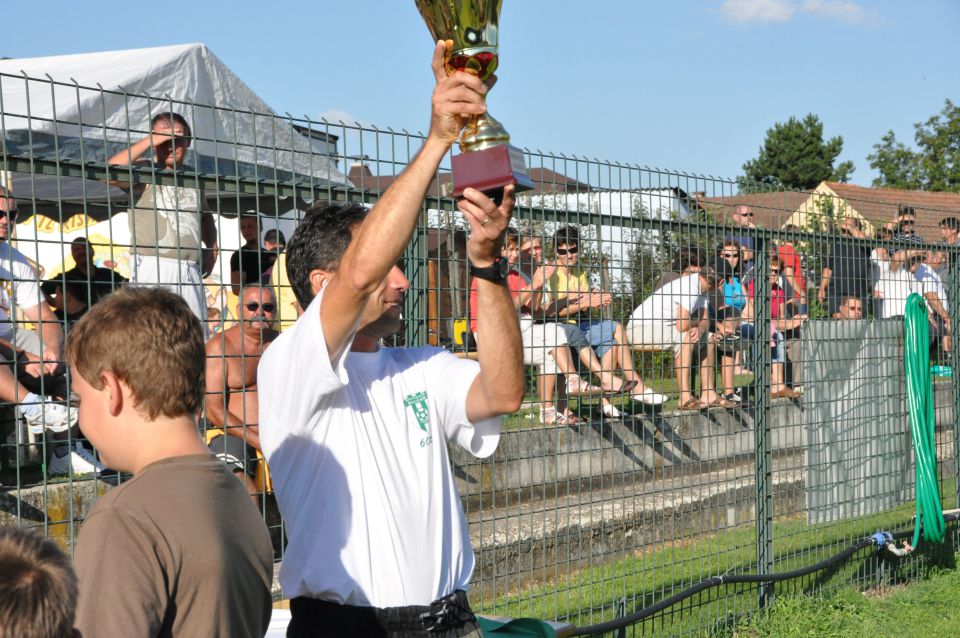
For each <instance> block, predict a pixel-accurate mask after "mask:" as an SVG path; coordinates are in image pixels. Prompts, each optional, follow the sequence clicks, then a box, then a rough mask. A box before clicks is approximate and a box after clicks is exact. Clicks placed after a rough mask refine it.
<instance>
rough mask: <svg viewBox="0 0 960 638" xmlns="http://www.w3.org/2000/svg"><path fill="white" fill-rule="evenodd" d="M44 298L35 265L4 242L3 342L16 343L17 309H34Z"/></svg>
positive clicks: (0, 265)
mask: <svg viewBox="0 0 960 638" xmlns="http://www.w3.org/2000/svg"><path fill="white" fill-rule="evenodd" d="M42 299H43V297H42V296H41V294H40V285H39V284H38V283H37V273H36V271H34V269H33V266H31V265H30V262H29V261H27V258H26V257H24V255H23V253H21V252H20V251H19V250H17V249H16V248H14V247H13V246H11V245H10V244H9V242H6V241H0V339H5V340H6V341H11V342H12V341H13V333H14V329H13V321H14V319H13V317H14V314H13V313H14V307H16V308H19V309H21V310H23V309H26V308H33V307H35V306H37V305H39V304H40V301H41V300H42Z"/></svg>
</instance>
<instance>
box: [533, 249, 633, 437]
mask: <svg viewBox="0 0 960 638" xmlns="http://www.w3.org/2000/svg"><path fill="white" fill-rule="evenodd" d="M520 246H521V247H520V258H519V262H518V267H517V269H516V270H517V271H518V272H519V273H520V276H521V277H523V280H524V283H525V284H526V285H527V286H529V287H530V289H529V290H528V291H525V295H526V297H525V301H524V303H525V304H526V305H527V306H528V307H529V310H530V314H531V317H532V318H533V320H534V322H535V323H551V324H556V325H558V326H560V328H561V329H563V331H564V336H565V339H566V343H567V346H568V348H570V349H572V350H573V352H574V353H576V355H577V357H578V359H579V363H580V365H582V366H584V367H585V368H586V369H587V370H588V371H589V372H590V373H591V374H593V375H595V376H596V377H597V379H599V380H600V387H601V388H602V389H603V391H604V392H606V393H620V392H630V391H631V390H633V389H634V388H635V387H636V386H637V382H636V381H624V380H623V379H621V378H620V377H618V376H616V375H615V374H614V373H613V371H612V370H605V369H604V367H603V365H602V364H601V363H600V360H599V359H598V358H597V355H596V353H595V352H594V351H593V348H591V347H589V343H588V342H587V340H586V339H585V338H584V336H583V333H582V332H580V327H579V325H578V324H575V323H567V322H565V321H562V320H561V321H559V322H557V319H558V317H557V311H558V308H562V307H563V305H564V304H563V303H557V302H552V301H548V297H549V295H548V294H546V289H547V287H548V282H549V280H550V278H551V277H552V276H553V273H554V272H555V271H556V268H557V266H556V264H545V263H544V261H543V241H542V240H541V239H540V238H539V237H533V238H531V239H528V240H525V241H522V242H521V245H520ZM528 272H529V273H531V274H530V275H529V276H528V275H527V274H526V273H528ZM534 281H536V284H534ZM546 379H547V377H544V376H541V377H540V380H541V382H544V381H546ZM568 379H569V377H568ZM546 382H547V383H549V381H546ZM584 383H586V382H584V381H582V380H581V381H576V382H575V387H578V386H581V385H582V384H584ZM561 389H562V386H561ZM545 393H546V394H549V393H548V392H547V390H546V389H544V388H541V392H540V396H545V395H546V394H545ZM601 404H602V406H603V410H604V414H607V415H608V416H611V417H617V416H619V411H618V410H617V409H616V408H615V407H614V406H613V404H611V403H610V402H609V400H607V399H606V398H601ZM571 416H572V415H569V414H568V420H570V417H571ZM573 418H576V417H573Z"/></svg>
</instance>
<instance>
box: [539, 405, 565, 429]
mask: <svg viewBox="0 0 960 638" xmlns="http://www.w3.org/2000/svg"><path fill="white" fill-rule="evenodd" d="M562 419H563V415H562V414H560V413H559V412H557V409H556V408H544V407H542V406H541V408H540V420H541V421H542V422H543V424H544V425H557V424H562V423H563V421H562Z"/></svg>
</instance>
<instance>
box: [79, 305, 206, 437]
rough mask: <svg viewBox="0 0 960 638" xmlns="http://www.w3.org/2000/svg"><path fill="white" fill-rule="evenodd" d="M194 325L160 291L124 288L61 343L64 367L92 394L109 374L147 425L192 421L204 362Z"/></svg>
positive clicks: (200, 337)
mask: <svg viewBox="0 0 960 638" xmlns="http://www.w3.org/2000/svg"><path fill="white" fill-rule="evenodd" d="M204 356H205V353H204V343H203V329H202V328H201V326H200V321H199V320H198V319H197V318H196V316H195V315H194V314H193V312H191V311H190V308H189V306H187V303H186V302H185V301H184V300H183V299H182V298H181V297H179V296H178V295H175V294H173V293H172V292H169V291H167V290H164V289H163V288H137V287H127V288H124V289H123V290H120V291H118V292H114V293H112V294H110V295H108V296H106V297H104V298H103V299H102V300H101V301H99V302H97V303H96V304H94V305H93V307H92V308H90V311H89V312H87V314H85V315H84V316H83V318H82V319H80V321H78V322H77V324H76V326H74V328H73V330H72V331H71V333H70V338H69V339H68V340H67V362H68V363H69V364H70V365H71V367H72V368H73V370H74V372H75V373H76V374H79V375H80V376H82V377H83V379H84V380H85V381H86V382H87V383H89V384H90V385H91V386H92V387H94V388H96V389H98V390H99V389H101V388H103V380H102V374H103V373H104V372H106V371H110V372H112V373H113V374H114V375H116V377H117V378H118V379H119V380H121V381H123V382H124V383H125V384H126V385H127V387H129V388H130V391H131V392H132V394H133V397H134V407H136V408H137V410H139V411H140V412H141V413H143V415H144V416H145V417H146V418H147V419H149V420H151V421H152V420H153V419H155V418H157V416H160V415H163V416H165V417H168V418H176V417H181V416H196V415H197V414H199V412H200V409H201V407H202V405H203V395H204V387H205V377H204V375H205V370H206V362H205V359H204Z"/></svg>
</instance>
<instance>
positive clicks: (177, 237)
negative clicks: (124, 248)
mask: <svg viewBox="0 0 960 638" xmlns="http://www.w3.org/2000/svg"><path fill="white" fill-rule="evenodd" d="M204 202H205V200H204V196H203V193H202V192H201V191H200V190H199V189H196V188H183V187H179V186H164V185H157V186H154V185H150V186H147V187H146V189H144V191H143V193H142V194H141V195H140V197H139V198H138V199H137V203H136V205H135V206H134V208H133V210H131V211H130V214H129V215H128V216H127V223H128V225H129V227H130V236H131V237H132V238H133V252H134V253H136V254H138V255H145V256H159V257H166V258H168V259H179V260H180V261H189V262H193V263H200V216H201V215H202V214H203V212H202V211H203V208H204V206H203V204H204Z"/></svg>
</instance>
